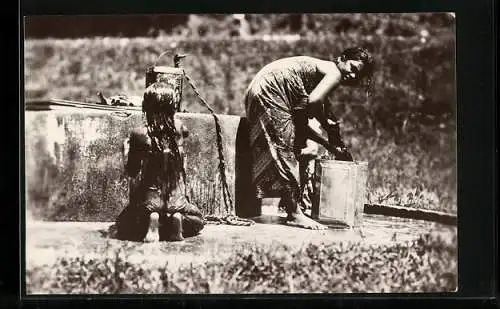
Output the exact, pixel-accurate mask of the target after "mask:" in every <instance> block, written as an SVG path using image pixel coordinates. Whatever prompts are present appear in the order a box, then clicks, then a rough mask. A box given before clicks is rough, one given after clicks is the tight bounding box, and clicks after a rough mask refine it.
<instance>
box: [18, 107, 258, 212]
mask: <svg viewBox="0 0 500 309" xmlns="http://www.w3.org/2000/svg"><path fill="white" fill-rule="evenodd" d="M177 117H178V118H179V119H180V120H182V121H183V122H184V124H185V125H186V126H187V128H188V129H189V131H190V136H189V137H188V139H187V140H186V142H185V145H186V146H185V151H186V155H187V170H186V172H187V178H188V188H189V195H190V198H191V200H192V201H193V202H194V203H196V204H197V205H198V206H199V207H200V208H201V209H202V210H203V211H204V213H205V214H221V215H224V214H228V213H230V214H235V213H236V214H238V215H243V216H245V214H248V206H245V205H248V203H247V204H245V202H248V201H250V199H249V196H251V190H249V189H250V183H249V178H248V176H247V175H249V170H250V164H251V162H250V159H251V157H250V156H249V155H250V153H249V152H248V144H247V136H246V132H247V131H246V122H245V119H244V118H241V117H237V116H227V115H219V118H220V120H221V124H222V135H223V142H224V147H223V148H224V157H225V163H226V175H227V181H228V184H229V188H230V191H231V197H232V199H233V203H234V204H235V208H233V209H225V207H224V203H223V198H222V191H221V186H220V178H219V173H218V164H219V160H218V152H217V146H216V145H217V144H216V134H215V122H214V118H213V117H212V116H211V115H210V114H189V113H185V114H182V113H179V114H177ZM137 126H142V115H141V113H140V112H137V113H133V114H132V115H131V116H129V117H128V118H124V117H120V116H119V115H115V114H113V113H112V112H107V111H98V110H95V111H92V110H82V109H71V108H69V109H66V110H59V111H26V112H25V162H26V164H25V175H26V178H25V179H26V202H25V207H26V209H27V213H28V215H29V216H31V217H32V218H34V219H39V220H57V221H59V220H65V221H66V220H67V221H113V220H115V218H116V216H117V215H118V214H119V213H120V211H121V210H122V209H123V208H124V207H125V206H126V205H127V202H128V200H127V198H128V186H127V179H126V178H125V177H124V175H123V163H124V162H123V159H124V158H122V155H121V146H122V143H123V141H124V139H125V138H126V137H127V135H128V132H130V130H131V129H133V128H134V127H137ZM251 213H252V210H250V215H251Z"/></svg>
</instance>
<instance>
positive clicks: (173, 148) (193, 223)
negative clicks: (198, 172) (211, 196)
mask: <svg viewBox="0 0 500 309" xmlns="http://www.w3.org/2000/svg"><path fill="white" fill-rule="evenodd" d="M176 100H178V97H177V96H176V94H175V91H174V88H173V87H172V86H171V85H170V84H168V83H161V82H157V83H154V84H152V85H150V86H149V87H148V88H147V89H146V92H145V94H144V101H143V105H142V110H143V115H144V117H145V120H146V126H145V128H142V129H140V130H134V131H132V132H131V133H130V136H129V138H128V142H126V144H125V145H126V147H125V148H128V150H127V149H126V151H125V153H126V165H125V171H126V174H127V176H128V177H129V180H130V183H129V190H130V195H129V200H130V202H129V205H128V206H127V207H126V208H125V209H124V210H123V212H122V213H121V214H120V215H119V217H118V220H117V226H116V227H117V237H118V238H119V239H123V240H133V241H145V242H155V241H158V240H171V241H179V240H183V239H184V238H185V237H191V236H194V235H197V234H198V233H199V232H200V231H201V230H202V229H203V225H204V223H203V215H202V212H201V211H200V210H199V209H198V208H197V207H196V206H195V205H193V204H191V203H190V202H189V200H188V198H187V197H186V192H185V189H186V187H185V183H184V181H185V172H184V171H185V169H184V153H183V148H182V142H183V139H184V138H185V137H187V135H188V131H187V130H186V128H185V126H184V125H183V124H182V123H181V122H180V121H179V120H175V119H174V115H175V105H176V104H175V102H176ZM127 144H128V145H127Z"/></svg>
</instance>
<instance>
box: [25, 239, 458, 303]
mask: <svg viewBox="0 0 500 309" xmlns="http://www.w3.org/2000/svg"><path fill="white" fill-rule="evenodd" d="M443 235H445V234H438V233H431V234H426V235H422V236H420V237H419V238H418V239H417V240H416V241H414V242H408V243H404V244H401V243H397V244H393V245H376V246H375V245H366V244H360V243H340V244H335V245H313V244H310V245H308V246H306V247H303V248H300V249H294V248H291V247H287V246H284V245H278V246H274V247H273V248H271V249H270V248H267V247H265V246H263V245H253V246H245V247H243V249H241V250H238V251H235V252H234V254H232V255H231V256H230V257H229V258H227V259H225V260H223V261H217V262H209V263H206V264H196V265H193V264H191V265H189V266H181V267H180V268H179V269H177V270H173V269H172V268H169V267H167V266H168V265H165V266H162V267H157V266H153V267H150V266H148V265H145V264H134V263H132V262H130V261H128V260H127V253H126V250H123V249H122V248H120V249H119V250H117V251H116V252H115V253H114V257H107V258H95V257H85V256H83V257H76V258H60V259H59V260H58V261H57V262H56V263H55V264H54V265H45V266H42V267H36V268H33V269H28V270H27V273H26V276H27V277H26V286H27V291H28V293H35V294H37V293H54V294H60V293H62V294H66V293H71V294H72V293H85V294H93V293H100V294H107V293H110V294H113V293H344V292H346V293H349V292H446V291H454V290H455V289H456V287H457V239H456V231H455V232H454V233H452V234H450V235H452V236H451V238H446V237H443Z"/></svg>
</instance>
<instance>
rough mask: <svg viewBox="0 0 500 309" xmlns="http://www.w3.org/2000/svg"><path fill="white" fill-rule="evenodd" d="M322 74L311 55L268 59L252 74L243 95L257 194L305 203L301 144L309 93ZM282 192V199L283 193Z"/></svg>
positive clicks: (306, 161)
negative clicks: (252, 76)
mask: <svg viewBox="0 0 500 309" xmlns="http://www.w3.org/2000/svg"><path fill="white" fill-rule="evenodd" d="M323 77H324V74H323V73H321V71H320V70H319V69H318V68H317V66H316V65H315V62H314V61H313V59H312V58H311V57H307V56H297V57H288V58H283V59H280V60H277V61H274V62H272V63H270V64H268V65H266V66H265V67H264V68H262V70H261V71H259V72H258V73H257V75H256V76H255V77H254V79H253V80H252V82H251V83H250V85H249V86H248V88H247V91H246V94H245V108H246V116H247V118H248V121H249V123H250V132H249V135H250V147H251V151H252V158H253V169H252V180H253V185H254V187H255V190H256V195H257V198H263V197H269V196H273V195H276V196H280V197H282V202H281V203H280V206H281V207H285V204H286V203H299V205H300V206H301V207H302V208H303V209H304V208H309V207H310V206H311V198H312V194H313V192H312V190H313V186H312V181H313V176H314V159H315V158H314V156H309V157H301V156H299V155H298V154H300V149H301V148H304V147H305V140H306V132H305V125H306V124H307V116H305V114H306V113H307V112H308V111H307V110H308V109H310V108H308V103H309V101H308V97H309V93H311V92H312V90H313V89H314V88H315V87H316V86H317V85H318V83H319V82H320V81H321V80H322V78H323ZM283 197H284V198H283Z"/></svg>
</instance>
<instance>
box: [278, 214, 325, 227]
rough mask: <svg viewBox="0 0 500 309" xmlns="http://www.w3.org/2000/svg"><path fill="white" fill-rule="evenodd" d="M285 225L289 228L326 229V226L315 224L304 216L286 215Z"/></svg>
mask: <svg viewBox="0 0 500 309" xmlns="http://www.w3.org/2000/svg"><path fill="white" fill-rule="evenodd" d="M286 224H287V225H290V226H296V227H302V228H305V229H311V230H326V229H328V227H327V226H326V225H323V224H321V223H319V222H316V221H314V220H313V219H311V218H309V217H307V216H306V215H304V214H294V215H288V217H287V218H286Z"/></svg>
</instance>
